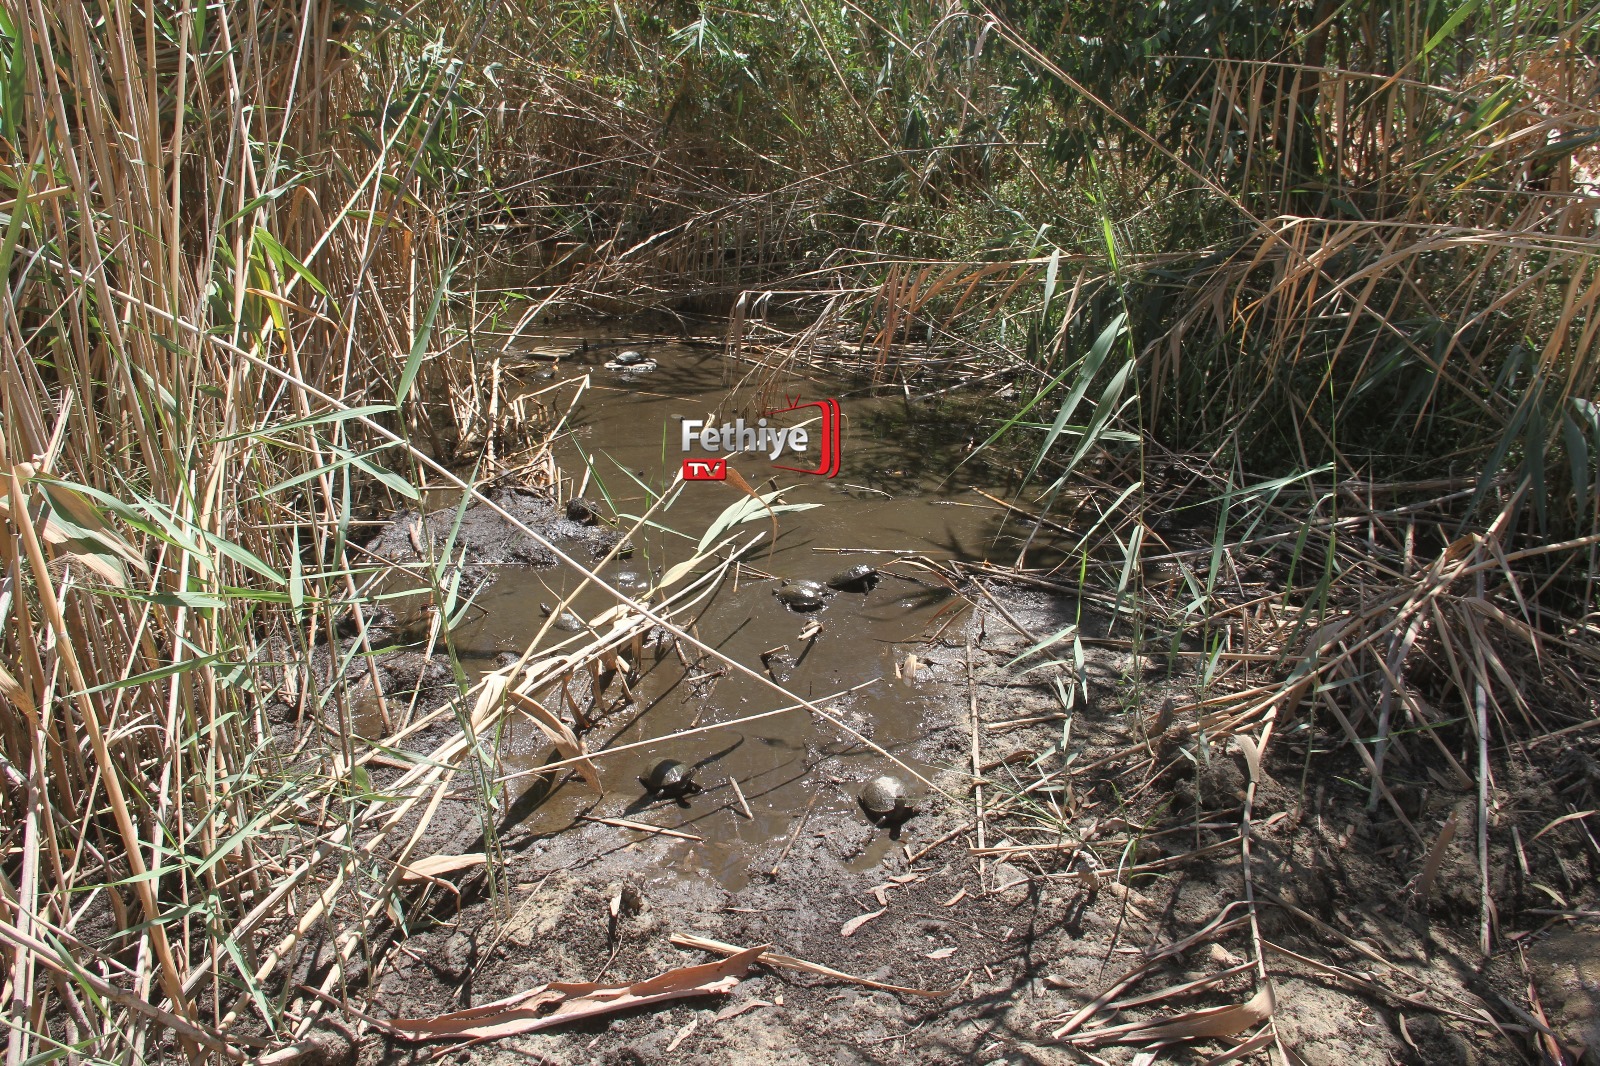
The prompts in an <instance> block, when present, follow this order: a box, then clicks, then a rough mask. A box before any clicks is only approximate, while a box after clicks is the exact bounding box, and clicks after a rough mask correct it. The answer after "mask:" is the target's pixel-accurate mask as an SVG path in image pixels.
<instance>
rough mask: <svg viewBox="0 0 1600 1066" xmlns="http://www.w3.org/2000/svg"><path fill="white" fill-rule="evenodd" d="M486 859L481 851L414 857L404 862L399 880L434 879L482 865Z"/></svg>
mask: <svg viewBox="0 0 1600 1066" xmlns="http://www.w3.org/2000/svg"><path fill="white" fill-rule="evenodd" d="M488 861H489V857H488V856H487V855H484V854H483V853H481V852H477V853H473V854H470V855H429V856H428V857H427V858H426V859H416V860H414V861H412V862H408V863H406V865H405V872H404V873H402V874H401V875H400V880H402V881H434V880H437V879H438V878H439V877H440V876H442V875H444V874H449V873H455V872H456V871H457V870H466V869H470V868H471V867H474V866H482V865H483V864H484V863H486V862H488Z"/></svg>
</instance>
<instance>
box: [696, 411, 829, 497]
mask: <svg viewBox="0 0 1600 1066" xmlns="http://www.w3.org/2000/svg"><path fill="white" fill-rule="evenodd" d="M808 407H815V408H816V409H817V411H818V413H819V414H820V416H821V424H820V425H819V426H818V427H817V431H816V441H817V465H816V466H815V467H805V466H786V465H784V464H782V463H780V462H778V460H779V459H781V458H783V455H784V453H785V452H789V453H791V454H793V455H802V454H804V453H805V452H806V451H808V450H809V449H810V447H811V441H812V432H811V430H810V429H808V428H807V427H805V426H781V425H777V424H776V423H775V421H774V420H775V419H776V417H777V416H778V415H782V414H788V413H789V412H791V411H803V410H805V409H806V408H808ZM682 425H683V450H684V451H686V452H688V451H693V450H694V449H695V446H696V445H698V446H699V447H700V449H701V450H703V451H707V452H723V453H725V454H723V455H720V456H717V457H715V458H699V457H695V458H688V459H685V460H684V461H683V479H684V480H685V481H725V480H727V477H728V456H729V455H739V454H743V453H745V452H760V453H761V454H763V455H765V456H766V457H767V458H768V460H770V461H771V462H772V466H773V469H775V470H792V471H794V472H795V473H797V474H815V475H816V476H818V477H835V476H837V475H838V473H839V439H840V438H839V401H838V400H835V399H834V398H832V397H831V396H830V397H829V398H827V399H826V400H808V401H804V402H792V403H790V404H789V406H788V407H773V408H767V409H766V410H764V411H763V412H762V415H761V417H760V418H758V419H756V422H755V424H754V425H747V424H746V423H745V420H744V419H742V418H740V419H736V420H734V421H733V422H724V423H723V424H721V425H712V424H711V423H709V422H707V421H706V420H705V419H701V418H686V419H684V420H683V423H682Z"/></svg>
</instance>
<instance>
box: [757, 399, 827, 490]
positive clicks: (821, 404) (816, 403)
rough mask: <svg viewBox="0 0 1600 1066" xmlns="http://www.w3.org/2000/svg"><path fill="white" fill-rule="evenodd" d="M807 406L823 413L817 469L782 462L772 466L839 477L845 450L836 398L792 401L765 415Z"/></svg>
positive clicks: (770, 410)
mask: <svg viewBox="0 0 1600 1066" xmlns="http://www.w3.org/2000/svg"><path fill="white" fill-rule="evenodd" d="M784 399H785V400H788V399H790V397H788V396H785V397H784ZM805 407H815V408H816V409H817V410H818V411H820V412H821V413H822V432H821V433H820V434H819V436H820V437H821V440H820V441H819V442H818V445H817V446H818V448H819V449H820V454H819V455H818V457H817V459H818V462H817V468H816V469H815V470H807V469H805V468H804V467H800V466H783V465H782V464H780V463H773V464H772V466H773V468H774V469H776V470H791V471H793V472H794V473H796V474H815V475H816V476H818V477H838V476H839V462H840V459H841V456H842V451H843V449H842V442H841V440H840V434H839V401H838V400H835V399H834V398H833V397H832V396H830V397H828V398H827V399H826V400H810V401H808V402H805V403H791V404H790V405H789V406H788V407H777V408H771V409H769V410H767V411H765V412H764V415H765V416H767V417H770V416H772V415H781V414H784V413H786V412H789V411H798V410H800V409H802V408H805Z"/></svg>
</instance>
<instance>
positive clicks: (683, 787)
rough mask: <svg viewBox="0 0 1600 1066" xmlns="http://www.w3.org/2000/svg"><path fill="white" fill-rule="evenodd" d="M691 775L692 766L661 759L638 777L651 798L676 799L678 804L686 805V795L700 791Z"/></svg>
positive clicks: (687, 802) (674, 760)
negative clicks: (646, 772) (642, 775)
mask: <svg viewBox="0 0 1600 1066" xmlns="http://www.w3.org/2000/svg"><path fill="white" fill-rule="evenodd" d="M693 775H694V769H693V768H692V767H688V766H685V765H683V763H681V762H679V761H678V760H676V759H662V760H661V761H660V762H658V763H656V764H655V765H654V766H652V767H651V768H650V772H649V773H648V774H646V775H645V776H644V777H641V778H639V784H641V785H643V786H644V790H645V791H646V792H648V793H649V794H650V798H651V799H671V800H677V801H678V806H680V807H687V806H689V801H688V799H687V798H686V797H688V796H692V795H694V794H695V793H696V792H699V791H701V789H700V786H699V785H697V784H696V783H695V780H694V776H693Z"/></svg>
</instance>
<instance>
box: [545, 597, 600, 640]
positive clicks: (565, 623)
mask: <svg viewBox="0 0 1600 1066" xmlns="http://www.w3.org/2000/svg"><path fill="white" fill-rule="evenodd" d="M539 610H541V611H543V612H544V613H545V614H546V615H547V616H548V615H552V614H555V615H556V620H555V621H554V622H552V623H551V624H552V625H554V626H555V627H556V628H557V629H559V630H562V631H563V632H567V633H578V632H581V631H582V630H585V629H588V628H589V627H588V626H586V625H584V624H583V619H581V618H579V617H578V616H577V615H575V614H573V613H572V612H571V611H562V612H561V613H560V614H556V612H555V611H554V610H553V609H551V607H550V605H549V604H548V603H541V604H540V605H539Z"/></svg>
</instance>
